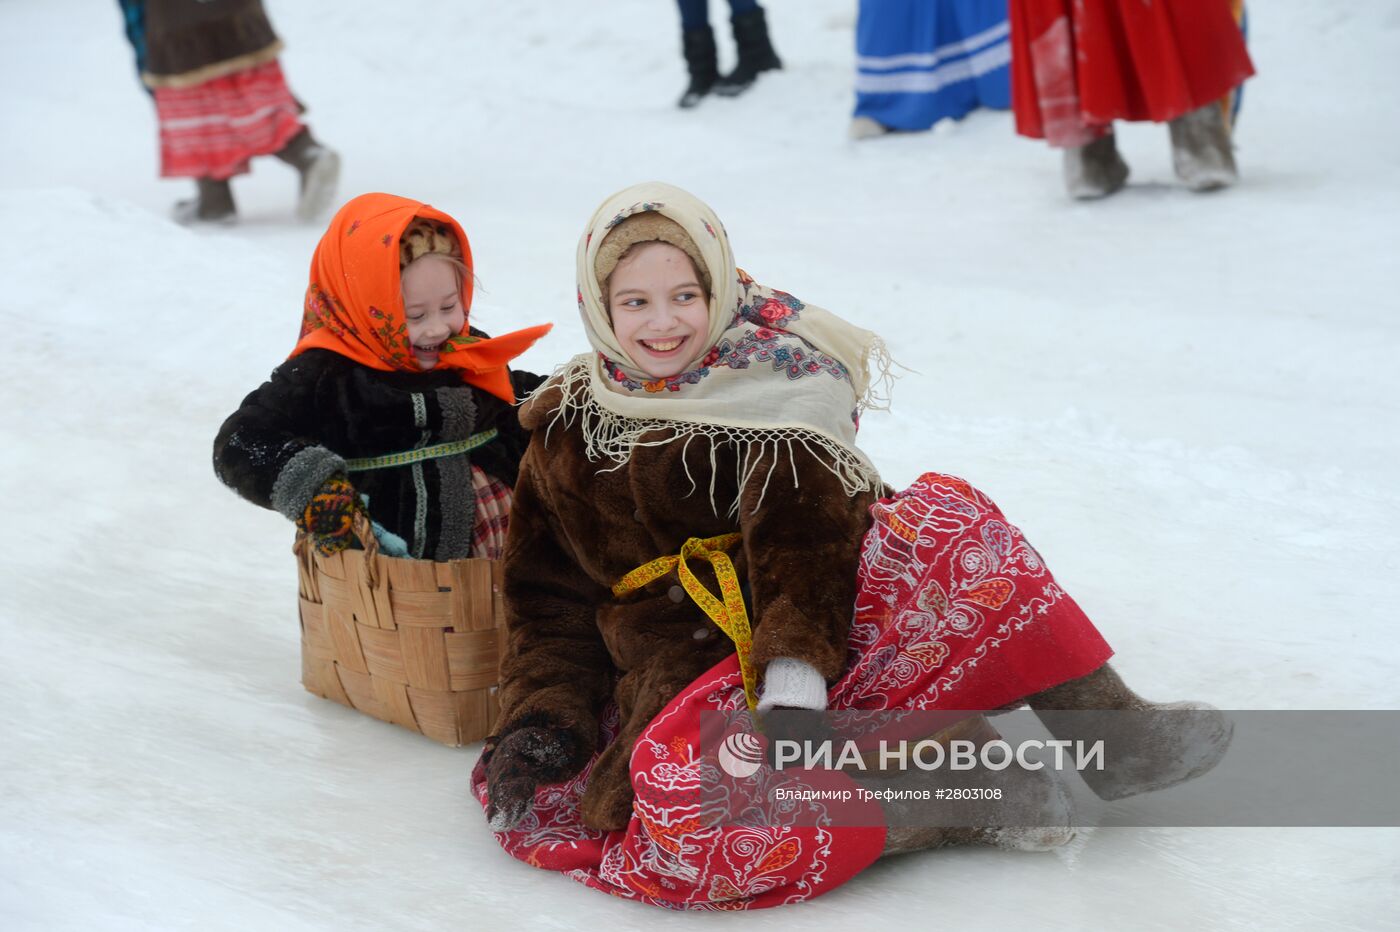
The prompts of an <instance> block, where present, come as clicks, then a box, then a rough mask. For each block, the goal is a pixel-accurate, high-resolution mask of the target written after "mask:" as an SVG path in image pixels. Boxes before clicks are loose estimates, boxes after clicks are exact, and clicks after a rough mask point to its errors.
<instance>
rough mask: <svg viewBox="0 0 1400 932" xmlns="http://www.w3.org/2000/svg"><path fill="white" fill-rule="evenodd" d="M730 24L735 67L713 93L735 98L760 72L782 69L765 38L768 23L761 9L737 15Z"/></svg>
mask: <svg viewBox="0 0 1400 932" xmlns="http://www.w3.org/2000/svg"><path fill="white" fill-rule="evenodd" d="M730 23H731V24H732V25H733V26H734V44H735V45H736V46H738V49H739V64H738V65H736V66H735V68H734V70H733V71H731V72H729V74H727V75H725V76H724V77H722V78H720V79H719V81H717V82H716V83H715V93H716V94H719V95H720V96H721V97H735V96H738V95H739V94H742V93H743V92H744V91H746V90H748V89H749V87H750V86H752V85H753V82H754V81H755V80H756V79H757V78H758V75H759V73H760V72H763V71H772V70H774V69H777V68H782V67H783V63H782V62H781V61H780V60H779V59H778V53H777V52H775V51H773V43H772V42H770V41H769V39H768V21H767V20H766V19H765V18H764V16H763V8H762V7H759V8H758V9H756V10H750V11H749V12H748V13H740V14H739V15H738V16H735V17H733V18H732V19H731V20H730Z"/></svg>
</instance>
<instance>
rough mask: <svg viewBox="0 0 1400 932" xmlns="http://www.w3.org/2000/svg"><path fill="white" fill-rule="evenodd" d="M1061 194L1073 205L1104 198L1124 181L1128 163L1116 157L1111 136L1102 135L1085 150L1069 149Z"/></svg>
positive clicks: (1116, 149)
mask: <svg viewBox="0 0 1400 932" xmlns="http://www.w3.org/2000/svg"><path fill="white" fill-rule="evenodd" d="M1064 173H1065V190H1066V191H1068V192H1069V196H1070V197H1072V198H1074V199H1075V200H1077V201H1089V200H1095V199H1097V198H1101V197H1107V196H1108V195H1110V194H1112V193H1113V192H1115V191H1117V190H1118V189H1119V188H1121V187H1123V183H1124V182H1126V181H1127V180H1128V163H1127V162H1124V161H1123V157H1122V156H1121V155H1119V154H1118V146H1117V144H1116V143H1115V142H1114V139H1113V133H1112V132H1108V133H1104V134H1103V135H1102V136H1100V137H1099V138H1098V139H1095V140H1094V141H1093V142H1091V143H1089V144H1088V145H1087V146H1073V147H1070V148H1068V149H1066V150H1065V155H1064Z"/></svg>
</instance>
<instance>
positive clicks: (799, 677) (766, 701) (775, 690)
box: [758, 657, 826, 715]
mask: <svg viewBox="0 0 1400 932" xmlns="http://www.w3.org/2000/svg"><path fill="white" fill-rule="evenodd" d="M780 705H781V706H787V707H789V708H793V709H811V710H813V711H816V712H820V711H823V710H825V709H826V678H825V677H823V676H822V675H821V673H819V672H818V671H817V668H816V667H814V666H812V665H811V664H810V663H807V662H806V661H804V660H797V659H795V658H793V657H774V658H773V659H772V660H771V661H769V663H768V669H767V670H765V671H764V672H763V695H762V696H761V697H760V698H759V700H758V712H759V714H760V715H762V714H764V713H765V712H768V711H771V710H772V708H773V707H774V706H780Z"/></svg>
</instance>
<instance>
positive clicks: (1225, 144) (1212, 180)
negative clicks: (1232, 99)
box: [1167, 103, 1239, 191]
mask: <svg viewBox="0 0 1400 932" xmlns="http://www.w3.org/2000/svg"><path fill="white" fill-rule="evenodd" d="M1167 126H1168V129H1169V131H1170V132H1171V137H1172V167H1173V168H1175V169H1176V176H1177V177H1178V178H1180V179H1181V180H1182V181H1184V182H1186V186H1187V187H1188V188H1190V189H1191V190H1192V191H1214V190H1216V189H1218V188H1224V187H1228V186H1229V185H1232V184H1234V183H1235V182H1236V181H1238V180H1239V174H1238V172H1237V171H1236V170H1235V147H1234V144H1233V143H1232V142H1231V141H1230V126H1229V123H1228V121H1227V120H1226V119H1225V108H1224V107H1222V106H1220V104H1219V103H1208V104H1206V105H1205V106H1204V107H1201V108H1200V109H1197V110H1192V111H1191V112H1190V113H1188V114H1186V115H1185V116H1182V117H1177V118H1176V119H1175V120H1172V121H1171V122H1170V123H1169V124H1167Z"/></svg>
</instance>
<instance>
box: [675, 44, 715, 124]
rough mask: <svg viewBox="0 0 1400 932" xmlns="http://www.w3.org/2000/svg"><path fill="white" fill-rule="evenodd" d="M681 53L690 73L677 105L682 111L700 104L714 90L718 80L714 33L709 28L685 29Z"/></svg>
mask: <svg viewBox="0 0 1400 932" xmlns="http://www.w3.org/2000/svg"><path fill="white" fill-rule="evenodd" d="M681 53H682V54H683V55H685V66H686V68H687V69H689V71H690V85H689V86H688V87H686V89H685V93H684V94H682V95H681V99H680V102H679V103H678V104H677V106H678V107H680V108H681V109H682V110H689V109H690V108H691V107H693V106H695V105H696V104H698V103H700V99H701V98H702V97H704V96H705V95H706V94H708V93H710V91H711V90H712V89H713V88H714V86H715V82H716V81H718V80H719V59H718V58H717V57H716V53H715V33H714V30H713V29H711V28H710V27H709V26H706V27H704V28H703V29H687V30H685V31H684V32H682V33H681Z"/></svg>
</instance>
